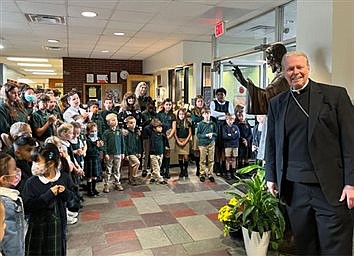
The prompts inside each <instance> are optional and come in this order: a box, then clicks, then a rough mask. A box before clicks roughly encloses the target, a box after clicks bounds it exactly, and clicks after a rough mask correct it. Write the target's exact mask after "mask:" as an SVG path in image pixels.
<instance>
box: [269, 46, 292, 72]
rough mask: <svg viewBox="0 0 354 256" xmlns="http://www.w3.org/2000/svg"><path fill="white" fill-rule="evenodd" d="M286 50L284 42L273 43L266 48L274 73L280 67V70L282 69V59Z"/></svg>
mask: <svg viewBox="0 0 354 256" xmlns="http://www.w3.org/2000/svg"><path fill="white" fill-rule="evenodd" d="M286 52H287V50H286V48H285V46H284V45H283V44H273V45H271V46H269V47H268V48H267V49H266V50H265V53H266V58H267V64H268V65H269V66H270V67H271V68H272V72H273V73H275V72H276V71H277V70H278V69H279V70H278V71H281V60H282V58H283V56H284V54H285V53H286Z"/></svg>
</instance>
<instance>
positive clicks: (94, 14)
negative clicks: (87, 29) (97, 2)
mask: <svg viewBox="0 0 354 256" xmlns="http://www.w3.org/2000/svg"><path fill="white" fill-rule="evenodd" d="M81 15H82V16H84V17H88V18H92V17H96V16H97V13H95V12H82V13H81Z"/></svg>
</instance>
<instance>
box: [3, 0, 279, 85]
mask: <svg viewBox="0 0 354 256" xmlns="http://www.w3.org/2000/svg"><path fill="white" fill-rule="evenodd" d="M284 2H286V1H284V0H96V1H94V0H21V1H17V0H0V44H2V45H3V46H4V49H2V50H0V53H1V55H0V57H1V58H0V62H2V63H5V64H6V65H7V66H9V67H10V68H11V69H14V70H16V71H18V72H20V73H21V74H23V75H25V76H26V77H27V78H30V79H35V78H38V77H37V76H34V75H29V73H28V72H25V71H24V70H23V69H22V68H19V67H18V66H17V65H16V63H15V62H9V61H8V60H6V57H8V56H18V57H19V56H21V57H45V58H50V59H53V60H50V63H52V64H53V68H54V69H55V70H56V72H57V76H54V78H56V77H62V67H61V58H62V57H81V58H107V59H141V60H143V59H145V58H147V57H149V56H151V55H154V54H155V53H158V52H160V51H162V50H164V49H166V48H168V47H170V46H172V45H174V44H176V43H178V42H180V41H183V40H192V41H203V42H210V38H211V35H212V34H213V33H214V25H215V24H216V23H217V22H219V21H221V20H224V21H225V22H226V24H227V27H229V26H231V25H233V24H237V23H239V22H242V21H244V20H245V19H247V18H249V17H251V16H253V15H255V14H257V13H261V12H262V11H264V10H267V9H269V8H271V7H275V6H278V5H280V4H283V3H284ZM83 11H93V12H96V13H97V14H98V15H97V17H94V18H85V17H83V16H81V12H83ZM25 14H44V15H56V16H62V17H64V18H65V21H66V24H65V25H48V24H36V23H30V22H29V21H28V20H27V19H26V17H25ZM113 32H124V33H125V35H124V36H115V35H113ZM48 39H58V40H60V42H59V43H48V42H47V40H48ZM46 46H54V47H61V48H62V49H61V50H56V51H53V50H46V49H45V47H46ZM102 50H108V51H109V52H107V53H103V52H101V51H102Z"/></svg>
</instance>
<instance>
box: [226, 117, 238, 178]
mask: <svg viewBox="0 0 354 256" xmlns="http://www.w3.org/2000/svg"><path fill="white" fill-rule="evenodd" d="M235 118H236V117H235V115H234V114H231V113H227V114H226V124H225V125H223V126H222V128H221V131H222V140H223V142H224V144H223V147H224V153H225V160H226V179H228V180H230V179H231V178H232V177H233V176H235V175H236V157H237V156H238V145H239V139H240V131H239V129H238V127H237V125H236V124H235ZM230 164H231V168H232V170H231V171H230Z"/></svg>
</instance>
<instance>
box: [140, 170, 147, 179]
mask: <svg viewBox="0 0 354 256" xmlns="http://www.w3.org/2000/svg"><path fill="white" fill-rule="evenodd" d="M147 175H148V172H147V170H143V171H142V173H141V176H142V177H144V178H145V177H146V176H147Z"/></svg>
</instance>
